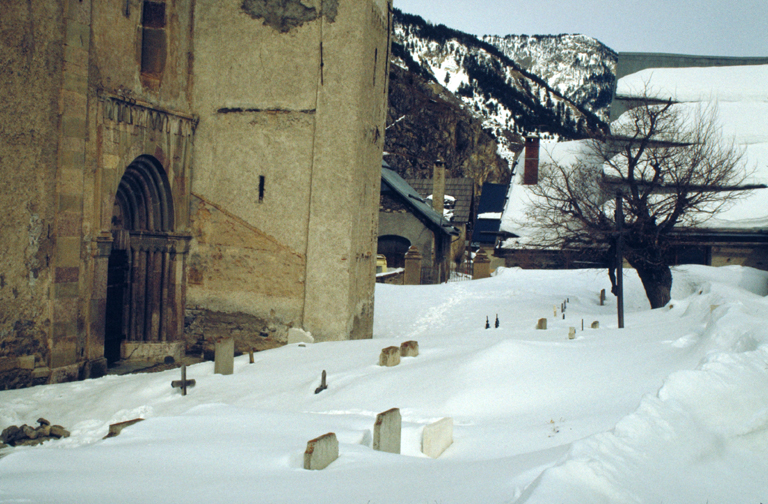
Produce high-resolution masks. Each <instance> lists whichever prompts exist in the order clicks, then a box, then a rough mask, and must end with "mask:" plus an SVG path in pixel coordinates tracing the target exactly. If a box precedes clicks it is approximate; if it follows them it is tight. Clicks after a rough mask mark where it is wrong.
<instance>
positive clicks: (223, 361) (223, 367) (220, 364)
mask: <svg viewBox="0 0 768 504" xmlns="http://www.w3.org/2000/svg"><path fill="white" fill-rule="evenodd" d="M213 372H214V373H215V374H223V375H231V374H232V373H234V372H235V338H233V337H232V336H227V337H223V338H216V346H215V355H214V357H213Z"/></svg>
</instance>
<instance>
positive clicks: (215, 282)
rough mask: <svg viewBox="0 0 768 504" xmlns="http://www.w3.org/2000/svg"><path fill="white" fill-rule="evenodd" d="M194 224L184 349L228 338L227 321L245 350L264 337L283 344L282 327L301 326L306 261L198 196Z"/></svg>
mask: <svg viewBox="0 0 768 504" xmlns="http://www.w3.org/2000/svg"><path fill="white" fill-rule="evenodd" d="M192 222H193V237H194V239H193V241H192V247H191V250H190V260H189V270H188V293H189V295H188V298H187V301H188V305H189V306H190V309H189V310H188V313H187V340H188V341H187V343H188V346H189V347H192V346H194V345H195V343H196V342H197V340H199V339H201V338H206V339H209V338H215V337H218V336H224V335H227V334H229V331H230V330H231V327H229V324H230V323H232V324H237V325H238V330H239V334H238V335H237V336H238V341H240V342H247V343H248V344H247V345H246V348H247V347H251V346H258V345H256V341H259V339H260V338H262V337H266V336H269V337H270V338H272V340H274V341H283V342H285V339H286V331H285V328H286V327H291V326H299V325H300V324H301V312H302V304H303V297H304V257H303V256H302V255H300V254H298V253H296V252H295V251H293V250H292V249H290V248H288V247H286V246H285V245H283V244H281V243H279V242H278V241H277V240H276V239H275V238H273V237H271V236H269V235H267V234H265V233H263V232H261V231H259V230H258V229H256V228H254V227H253V226H251V225H250V224H248V223H247V222H246V221H244V220H243V219H241V218H239V217H236V216H235V215H233V214H231V213H230V212H227V211H226V210H224V209H223V208H221V207H218V206H217V205H215V204H212V203H210V202H207V201H204V200H202V199H200V198H199V197H193V198H192ZM222 292H226V293H227V295H226V296H222V295H221V293H222ZM221 314H227V315H226V316H224V315H221ZM224 319H226V320H227V321H228V322H227V323H226V324H222V323H221V321H222V320H224Z"/></svg>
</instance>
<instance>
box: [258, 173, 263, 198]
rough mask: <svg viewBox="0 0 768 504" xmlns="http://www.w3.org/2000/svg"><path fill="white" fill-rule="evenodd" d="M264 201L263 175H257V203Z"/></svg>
mask: <svg viewBox="0 0 768 504" xmlns="http://www.w3.org/2000/svg"><path fill="white" fill-rule="evenodd" d="M263 201H264V175H259V203H262V202H263Z"/></svg>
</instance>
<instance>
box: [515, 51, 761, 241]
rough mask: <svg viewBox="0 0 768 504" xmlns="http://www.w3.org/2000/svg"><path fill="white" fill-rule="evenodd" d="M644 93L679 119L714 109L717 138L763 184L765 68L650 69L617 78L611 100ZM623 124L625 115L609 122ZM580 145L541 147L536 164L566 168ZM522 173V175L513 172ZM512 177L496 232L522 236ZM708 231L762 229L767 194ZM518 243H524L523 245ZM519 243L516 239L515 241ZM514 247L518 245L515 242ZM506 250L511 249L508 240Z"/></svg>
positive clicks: (738, 205)
mask: <svg viewBox="0 0 768 504" xmlns="http://www.w3.org/2000/svg"><path fill="white" fill-rule="evenodd" d="M644 93H646V94H650V96H651V97H653V98H657V99H659V100H663V101H667V100H672V101H673V102H677V104H676V105H674V107H676V108H678V109H680V110H681V111H682V112H683V113H684V114H688V113H689V112H692V111H693V110H694V109H695V108H699V107H707V106H715V107H716V108H717V112H718V120H719V123H720V127H721V130H722V136H723V139H724V140H725V141H726V142H728V141H731V140H732V141H733V142H734V144H735V145H736V146H737V147H740V148H742V149H744V152H745V161H746V166H747V169H748V171H751V172H752V173H751V175H750V177H749V179H748V180H747V183H750V184H768V65H755V66H731V67H711V68H650V69H646V70H642V71H640V72H637V73H634V74H631V75H627V76H626V77H623V78H621V79H619V81H618V83H617V88H616V95H617V97H622V98H625V99H626V98H633V97H641V96H642V95H643V94H644ZM625 119H626V113H625V114H624V115H623V116H621V117H619V118H618V119H617V120H616V121H615V122H614V123H620V122H621V121H622V120H625ZM585 146H586V145H585V142H563V143H555V144H548V143H544V142H542V147H541V153H540V162H541V163H546V162H551V161H556V162H558V163H560V164H563V165H568V164H572V163H573V162H574V161H575V160H576V159H577V158H578V157H579V156H581V155H583V154H584V152H585V151H584V149H585ZM519 171H522V170H519ZM521 181H522V174H521V173H518V174H516V177H515V180H514V181H513V184H511V186H510V195H509V203H508V204H507V209H506V210H505V213H504V216H503V218H502V225H501V229H502V230H504V231H508V232H510V233H514V234H517V235H519V236H525V234H526V233H525V231H526V230H525V226H524V225H521V223H523V222H524V217H525V214H524V212H525V205H526V202H527V201H529V199H530V197H531V195H530V191H528V190H526V188H525V186H522V185H519V183H520V182H521ZM701 227H703V228H708V229H729V230H765V229H768V189H758V190H755V191H754V192H753V193H751V194H750V195H749V196H748V197H746V198H743V199H740V200H738V201H736V202H735V203H734V204H733V205H731V206H730V207H728V208H724V209H723V210H722V211H721V212H719V213H718V214H717V215H716V216H715V217H713V218H712V219H710V220H708V221H707V222H705V223H704V224H702V225H701ZM523 241H524V240H523ZM518 242H520V240H518ZM518 244H519V243H518ZM509 245H510V246H514V245H513V243H512V241H510V243H509Z"/></svg>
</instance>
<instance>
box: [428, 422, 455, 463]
mask: <svg viewBox="0 0 768 504" xmlns="http://www.w3.org/2000/svg"><path fill="white" fill-rule="evenodd" d="M452 444H453V418H451V417H445V418H442V419H440V420H438V421H437V422H433V423H431V424H429V425H426V426H424V431H423V432H422V434H421V452H422V453H423V454H424V455H427V456H428V457H432V458H437V457H439V456H440V455H442V453H443V452H444V451H445V450H446V449H448V447H449V446H451V445H452Z"/></svg>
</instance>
